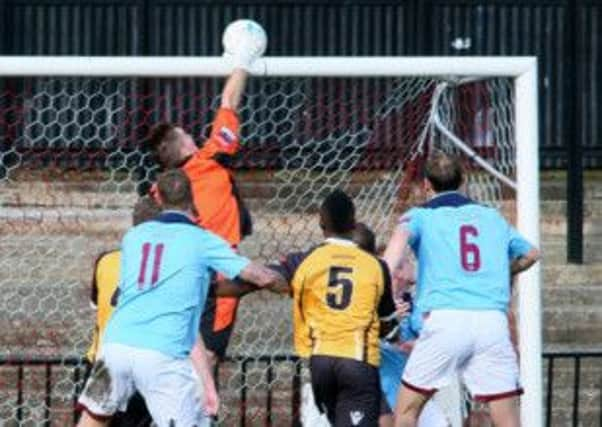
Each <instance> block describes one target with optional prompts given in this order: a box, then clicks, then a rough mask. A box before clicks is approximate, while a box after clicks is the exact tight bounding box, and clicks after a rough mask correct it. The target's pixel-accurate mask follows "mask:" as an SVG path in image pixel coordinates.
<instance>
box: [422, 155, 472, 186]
mask: <svg viewBox="0 0 602 427" xmlns="http://www.w3.org/2000/svg"><path fill="white" fill-rule="evenodd" d="M426 179H428V180H429V182H430V183H431V185H432V186H433V190H435V191H436V192H437V193H439V192H442V191H454V190H457V189H458V188H460V186H461V185H462V181H463V180H464V171H463V170H462V163H461V162H460V159H458V158H457V157H455V156H453V155H451V154H447V153H444V152H442V151H436V152H434V153H433V154H431V156H430V157H429V159H428V161H427V162H426Z"/></svg>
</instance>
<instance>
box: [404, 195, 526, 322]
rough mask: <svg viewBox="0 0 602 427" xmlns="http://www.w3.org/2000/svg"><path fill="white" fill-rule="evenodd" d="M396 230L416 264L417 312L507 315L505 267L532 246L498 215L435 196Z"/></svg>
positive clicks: (456, 198)
mask: <svg viewBox="0 0 602 427" xmlns="http://www.w3.org/2000/svg"><path fill="white" fill-rule="evenodd" d="M399 226H400V227H401V228H403V229H405V230H407V231H408V232H409V233H410V240H409V243H410V246H411V247H412V249H413V251H414V253H415V255H416V258H417V259H418V281H417V283H418V286H417V297H416V300H417V301H416V304H417V308H418V311H419V312H422V313H424V312H428V311H431V310H437V309H456V310H501V311H504V312H505V311H506V310H507V309H508V303H509V300H510V262H511V260H513V259H515V258H518V257H521V256H523V255H525V254H527V253H528V252H529V251H530V250H531V249H532V246H531V244H530V243H529V242H527V241H526V240H525V239H524V238H523V237H521V236H520V235H519V234H518V232H517V231H516V230H515V229H514V228H513V227H512V226H511V225H510V224H508V222H507V221H506V220H505V219H504V217H503V216H502V215H501V214H500V213H499V212H498V211H497V209H494V208H491V207H487V206H484V205H480V204H478V203H476V202H474V201H472V200H471V199H469V198H467V197H465V196H463V195H462V194H460V193H458V192H446V193H440V194H438V195H437V196H436V197H434V198H433V199H431V200H430V201H429V202H427V203H426V204H424V205H422V206H421V207H417V208H413V209H411V210H409V211H408V212H407V213H406V214H404V215H403V216H402V217H401V219H400V224H399Z"/></svg>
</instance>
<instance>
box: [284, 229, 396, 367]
mask: <svg viewBox="0 0 602 427" xmlns="http://www.w3.org/2000/svg"><path fill="white" fill-rule="evenodd" d="M276 269H278V271H279V272H281V273H282V274H283V275H284V276H285V277H286V278H287V279H289V282H290V284H291V290H292V294H293V299H294V302H293V321H294V342H295V351H296V352H297V354H298V355H299V356H301V357H309V356H317V355H320V356H331V357H342V358H349V359H354V360H357V361H360V362H366V363H369V364H371V365H373V366H378V364H379V359H380V350H379V331H380V321H379V318H380V317H381V316H387V315H390V314H391V313H393V312H394V311H395V305H394V303H393V299H392V295H391V280H390V277H389V271H388V269H387V266H386V265H385V264H384V262H382V261H381V260H379V259H378V258H376V257H374V256H373V255H371V254H369V253H368V252H365V251H363V250H362V249H360V248H359V247H357V245H355V243H353V242H352V241H350V240H346V239H335V238H329V239H326V241H325V242H324V243H323V244H322V245H319V246H317V247H316V248H314V249H313V250H311V251H309V252H307V253H305V254H299V253H297V254H290V255H288V256H287V257H286V258H285V259H284V260H282V262H281V264H280V266H278V267H276Z"/></svg>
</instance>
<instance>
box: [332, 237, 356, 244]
mask: <svg viewBox="0 0 602 427" xmlns="http://www.w3.org/2000/svg"><path fill="white" fill-rule="evenodd" d="M325 242H326V243H332V244H334V245H343V246H357V244H356V243H355V242H354V241H353V240H349V239H344V238H342V237H327V238H326V240H325Z"/></svg>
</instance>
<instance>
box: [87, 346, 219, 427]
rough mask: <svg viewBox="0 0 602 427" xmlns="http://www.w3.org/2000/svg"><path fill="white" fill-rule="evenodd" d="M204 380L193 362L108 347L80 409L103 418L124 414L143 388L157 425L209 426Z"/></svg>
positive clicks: (100, 358)
mask: <svg viewBox="0 0 602 427" xmlns="http://www.w3.org/2000/svg"><path fill="white" fill-rule="evenodd" d="M200 389H201V387H200V386H199V380H198V377H197V375H196V373H195V372H194V369H193V366H192V363H191V361H190V359H189V358H185V359H175V358H173V357H170V356H167V355H165V354H163V353H160V352H158V351H154V350H148V349H141V348H135V347H130V346H125V345H121V344H114V343H106V344H104V345H103V347H102V350H101V352H100V354H99V356H98V358H97V360H96V362H95V363H94V366H93V368H92V372H91V374H90V378H88V381H87V382H86V386H85V388H84V391H83V392H82V394H81V396H80V398H79V401H78V406H79V407H80V408H81V409H84V410H86V412H88V413H89V414H90V415H91V416H93V417H94V418H98V419H103V418H109V417H111V416H112V415H114V414H115V412H117V411H125V409H126V407H127V403H128V400H129V399H130V397H131V396H132V394H133V393H134V392H135V391H136V390H138V391H139V392H140V394H142V396H143V397H144V400H145V402H146V406H147V407H148V410H149V412H150V414H151V416H152V417H153V420H154V422H155V423H156V425H157V426H158V427H164V426H165V427H169V426H172V425H176V426H182V427H192V426H196V427H204V426H209V425H210V418H209V417H207V416H205V414H204V413H203V409H202V407H201V402H202V397H201V393H200Z"/></svg>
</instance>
